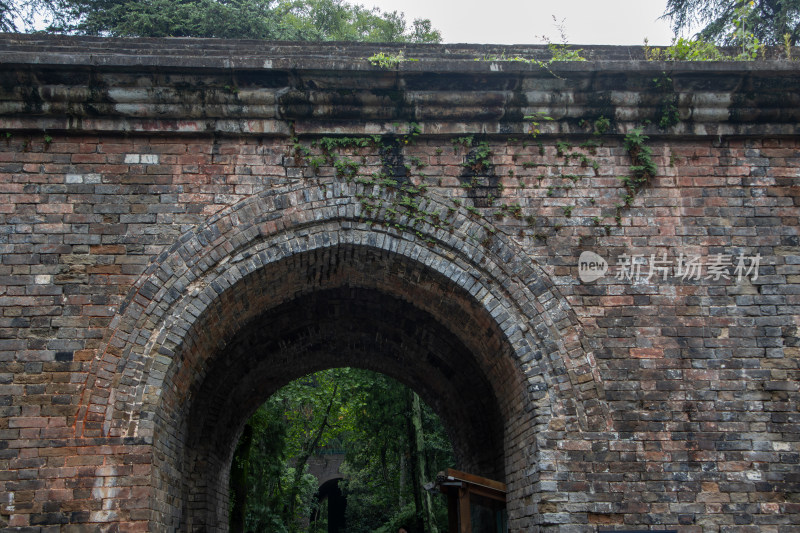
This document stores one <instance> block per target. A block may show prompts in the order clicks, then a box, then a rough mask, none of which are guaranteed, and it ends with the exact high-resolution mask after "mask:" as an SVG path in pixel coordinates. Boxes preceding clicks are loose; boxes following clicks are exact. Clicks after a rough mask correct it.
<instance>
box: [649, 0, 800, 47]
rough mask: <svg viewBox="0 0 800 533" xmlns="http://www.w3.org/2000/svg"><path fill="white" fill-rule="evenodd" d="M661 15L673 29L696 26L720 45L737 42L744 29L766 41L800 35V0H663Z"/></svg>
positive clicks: (702, 36)
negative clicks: (662, 14)
mask: <svg viewBox="0 0 800 533" xmlns="http://www.w3.org/2000/svg"><path fill="white" fill-rule="evenodd" d="M664 17H666V18H668V19H670V20H671V21H672V25H673V30H674V31H675V33H681V32H682V31H693V30H694V29H695V28H697V27H700V28H701V29H700V31H699V32H698V34H697V36H698V37H699V38H700V39H702V40H705V41H712V42H715V43H718V44H724V45H737V46H738V45H741V44H742V42H740V41H741V35H742V33H744V32H748V33H752V34H753V35H754V36H755V38H756V39H758V41H759V42H761V43H762V44H766V45H780V44H784V43H785V42H786V41H788V43H789V44H792V45H795V44H797V42H798V39H799V38H800V0H753V1H750V0H667V7H666V11H665V13H664ZM784 36H788V37H786V38H785V37H784Z"/></svg>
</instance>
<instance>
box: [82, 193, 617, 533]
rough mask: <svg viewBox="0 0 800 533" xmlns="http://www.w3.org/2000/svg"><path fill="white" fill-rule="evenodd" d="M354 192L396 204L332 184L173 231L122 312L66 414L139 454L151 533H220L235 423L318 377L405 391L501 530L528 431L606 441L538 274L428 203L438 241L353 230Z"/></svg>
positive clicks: (569, 328) (524, 463) (521, 469)
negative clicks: (135, 446)
mask: <svg viewBox="0 0 800 533" xmlns="http://www.w3.org/2000/svg"><path fill="white" fill-rule="evenodd" d="M365 189H368V192H370V193H374V192H379V194H382V195H383V196H384V197H385V199H386V200H387V203H388V201H390V199H391V197H392V196H394V195H396V194H397V192H396V191H392V190H386V189H383V190H378V189H379V188H378V187H377V186H370V185H363V184H355V183H350V184H348V183H345V182H344V181H342V182H341V183H338V184H337V185H336V186H335V187H333V188H331V187H327V188H326V187H321V186H318V185H304V186H295V187H285V188H281V189H276V190H271V191H268V192H264V193H262V194H259V195H256V196H253V197H251V198H249V199H247V200H245V201H242V202H240V203H239V204H237V205H234V206H232V207H231V208H229V209H226V210H225V211H224V212H222V213H220V214H218V215H217V216H215V217H213V218H212V219H211V220H209V222H208V223H207V224H204V225H203V226H201V227H198V228H195V229H194V230H193V231H190V232H187V233H186V234H185V235H184V236H183V237H182V238H181V239H180V241H179V242H177V243H176V244H175V245H174V246H173V247H172V248H171V249H169V250H168V251H166V252H164V253H163V254H162V255H161V256H159V257H158V258H157V261H156V262H154V263H153V264H152V265H151V267H150V268H149V269H148V271H147V273H146V274H145V275H144V276H142V278H141V279H140V280H139V281H138V282H137V283H136V285H135V288H134V289H133V290H132V291H131V293H130V294H129V295H128V297H127V299H126V302H125V304H124V305H123V306H122V308H121V310H120V313H119V315H118V316H117V317H115V319H114V321H113V323H112V328H111V329H112V331H113V334H112V336H111V338H110V340H109V341H108V343H107V345H106V347H105V348H104V349H103V351H102V353H103V356H102V357H100V358H98V360H97V362H96V366H95V368H94V369H93V370H94V371H93V375H92V376H90V378H89V380H90V381H91V382H92V383H93V387H87V389H86V394H85V396H84V399H83V405H82V407H81V415H83V416H85V415H86V414H88V413H103V421H104V422H103V434H104V435H105V436H109V437H122V438H132V439H137V440H141V441H142V442H146V443H151V442H152V453H153V457H152V470H151V471H150V472H149V477H148V482H149V487H148V489H149V490H150V491H151V492H150V499H151V502H152V511H153V514H152V518H151V522H152V524H153V525H156V526H157V527H163V526H167V527H170V528H173V527H177V528H178V529H179V530H189V531H195V530H206V531H222V530H225V529H226V528H227V505H228V501H227V497H228V496H227V494H228V492H227V483H228V472H229V469H230V461H231V457H232V454H233V450H234V447H235V445H236V442H237V439H238V435H239V433H240V431H241V429H242V427H243V424H244V423H245V421H246V419H247V417H248V416H249V415H250V414H251V413H252V412H253V411H254V410H255V409H256V408H257V407H258V405H260V404H261V403H262V402H264V401H265V400H266V399H267V398H268V397H269V396H270V395H271V394H272V393H274V392H275V391H276V390H278V389H279V388H280V387H281V386H283V385H285V384H286V383H288V382H289V381H291V380H293V379H296V378H298V377H300V376H302V375H304V374H307V373H309V372H314V371H317V370H321V369H324V368H330V367H337V366H354V367H361V368H366V369H370V370H375V371H379V372H382V373H385V374H387V375H389V376H391V377H394V378H396V379H398V380H400V381H401V382H403V383H404V384H406V385H408V386H409V387H411V388H413V389H414V390H415V391H417V392H418V393H419V394H420V395H421V396H422V397H423V398H424V399H425V400H426V401H427V402H428V403H429V404H430V405H431V406H432V407H433V408H434V409H435V410H436V411H437V412H438V413H439V415H440V416H441V418H442V421H443V423H444V425H445V427H446V429H447V431H448V433H449V435H450V437H451V440H452V442H453V445H454V448H455V451H456V456H457V461H458V463H459V467H461V468H464V469H469V470H470V471H473V472H476V473H478V474H481V475H484V476H487V477H492V478H496V479H500V480H504V481H505V482H507V483H508V485H509V487H510V494H509V511H510V514H511V520H512V522H513V521H514V520H515V519H519V518H520V517H521V516H522V515H523V514H524V510H523V508H524V506H525V505H526V503H525V502H530V501H531V496H533V495H534V494H535V492H536V487H537V484H536V481H537V479H538V471H539V465H538V457H539V455H538V453H537V437H536V435H537V431H540V430H541V429H543V428H546V427H547V425H548V423H549V422H550V419H551V417H552V416H554V415H559V416H564V415H570V416H575V415H577V417H578V419H580V420H583V425H584V426H586V425H587V422H586V417H587V415H588V416H590V419H591V420H592V421H593V422H592V425H593V426H598V425H599V426H605V424H606V420H605V419H604V418H603V416H602V405H601V404H600V403H599V402H597V401H596V400H590V399H588V398H587V397H583V396H582V395H581V394H580V393H579V392H577V390H576V389H575V388H574V387H573V386H572V385H573V384H572V383H571V381H570V376H575V375H586V374H587V373H588V374H589V375H591V366H590V362H591V359H590V356H589V354H586V353H584V351H583V349H582V347H581V344H580V340H581V339H580V331H579V329H578V328H577V326H576V324H575V321H574V319H573V317H571V315H570V310H569V307H568V305H567V304H566V302H565V301H564V299H563V298H561V297H560V296H559V294H558V292H557V291H555V290H554V288H553V287H552V285H551V284H550V283H549V281H548V279H547V277H546V276H545V275H544V274H543V272H542V271H541V269H539V268H538V267H537V266H536V265H535V264H534V263H533V262H532V261H531V260H530V259H529V258H527V257H526V256H525V255H524V254H522V253H521V252H520V250H518V249H517V248H516V247H515V246H514V245H513V244H512V243H511V242H509V241H508V240H507V239H505V238H503V237H500V236H497V235H492V234H490V233H488V228H486V227H484V226H483V225H481V224H480V223H479V221H478V220H477V219H475V218H473V217H472V216H471V215H470V214H469V213H468V212H467V211H465V210H452V209H450V210H448V208H447V204H446V203H445V202H444V201H443V200H442V199H441V198H437V197H436V196H435V195H432V194H428V195H426V197H425V199H424V202H425V204H424V205H423V206H421V208H422V209H425V210H427V211H428V212H431V211H438V212H441V213H449V215H448V216H449V217H450V224H449V225H448V227H449V228H450V229H444V228H443V227H439V228H436V227H435V225H434V224H433V223H431V222H421V223H419V224H417V225H416V226H415V227H414V228H413V230H412V229H409V230H400V229H397V228H396V227H395V226H396V224H395V221H394V220H390V219H387V218H386V212H385V211H381V212H378V213H372V214H370V215H369V217H368V218H363V217H362V215H365V214H366V213H362V212H361V207H362V206H361V204H359V202H358V201H357V200H356V198H357V197H358V196H359V193H361V192H364V190H365ZM373 189H374V190H373ZM487 239H488V240H487ZM585 381H586V380H585V379H583V380H582V382H585ZM595 394H596V391H595ZM584 396H585V395H584ZM597 415H600V416H597ZM77 428H78V431H79V432H80V431H81V428H82V425H81V424H80V423H79V424H78V425H77ZM78 436H81V435H80V433H79V435H78Z"/></svg>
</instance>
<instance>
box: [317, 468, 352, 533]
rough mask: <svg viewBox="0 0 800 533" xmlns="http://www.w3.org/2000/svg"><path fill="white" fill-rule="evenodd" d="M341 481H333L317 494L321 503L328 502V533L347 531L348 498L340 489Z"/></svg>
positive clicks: (325, 484) (322, 487)
mask: <svg viewBox="0 0 800 533" xmlns="http://www.w3.org/2000/svg"><path fill="white" fill-rule="evenodd" d="M339 481H340V479H331V480H329V481H326V482H325V483H323V484H322V486H320V488H319V492H318V493H317V498H318V499H319V501H322V500H328V505H327V522H328V527H327V531H328V533H343V532H344V531H345V511H346V510H347V498H345V497H344V495H343V494H342V490H341V489H340V488H339Z"/></svg>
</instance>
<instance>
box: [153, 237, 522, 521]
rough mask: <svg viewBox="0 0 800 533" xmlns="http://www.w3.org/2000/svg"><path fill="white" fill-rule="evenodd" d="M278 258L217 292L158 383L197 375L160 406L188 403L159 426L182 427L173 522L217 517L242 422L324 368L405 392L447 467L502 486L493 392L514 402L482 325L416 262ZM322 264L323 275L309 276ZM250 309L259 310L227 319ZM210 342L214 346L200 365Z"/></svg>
mask: <svg viewBox="0 0 800 533" xmlns="http://www.w3.org/2000/svg"><path fill="white" fill-rule="evenodd" d="M287 261H288V263H289V264H283V263H279V264H276V265H274V266H271V267H270V268H266V269H262V270H259V271H258V272H256V273H254V274H253V275H252V276H251V277H248V278H246V279H245V280H243V281H242V282H240V283H239V284H237V285H235V286H234V287H232V288H231V289H229V290H228V291H227V292H226V293H224V294H223V295H222V297H221V298H220V299H219V300H218V301H217V302H216V303H215V305H214V306H213V307H212V308H211V309H213V311H214V312H212V313H209V315H208V316H207V317H206V320H203V321H202V323H201V324H198V326H197V327H196V328H195V330H194V331H193V334H192V335H191V339H192V342H190V343H187V344H186V346H185V348H184V351H183V352H182V354H181V355H182V357H183V360H184V362H183V364H182V365H181V366H180V367H176V368H175V371H174V374H173V375H172V376H169V377H168V380H169V381H171V382H172V383H173V384H174V385H176V386H180V385H181V384H184V383H186V382H187V381H186V376H187V375H188V371H189V369H191V371H192V373H194V372H202V375H203V376H204V378H203V379H202V380H196V381H193V387H191V388H189V389H187V390H184V391H182V390H180V389H179V388H177V387H171V390H174V391H175V392H176V393H177V395H178V397H175V398H173V399H171V400H175V401H177V400H178V398H179V397H180V396H184V395H185V396H184V399H183V401H182V402H180V403H185V402H187V401H189V402H191V406H192V408H191V411H190V414H189V416H188V417H187V418H186V419H185V420H176V421H175V422H178V423H177V424H169V425H167V426H166V427H169V428H173V427H180V428H182V429H183V430H185V434H183V435H181V438H180V442H182V443H183V444H184V451H185V453H186V455H185V456H184V458H183V471H184V473H185V474H188V476H184V477H183V480H182V483H183V488H182V491H183V494H184V496H183V497H184V499H185V500H192V501H193V504H194V505H195V506H197V507H196V508H194V509H191V510H187V509H184V513H185V516H184V519H183V520H182V522H185V523H187V524H191V526H192V527H195V526H196V525H197V524H199V523H202V524H207V523H209V522H211V523H216V524H221V522H223V521H224V514H222V515H219V514H218V510H219V509H221V508H224V501H220V500H224V488H225V487H226V486H227V485H226V484H227V470H228V468H229V465H230V457H231V454H232V451H233V446H234V445H235V438H236V437H237V436H238V434H239V432H240V430H241V426H242V424H243V423H244V421H245V419H246V417H247V416H249V414H250V413H252V412H253V411H254V410H255V409H256V408H257V407H258V405H260V404H261V403H262V402H263V401H264V400H265V399H266V398H268V397H269V396H270V395H272V394H273V393H274V392H275V391H277V390H278V389H280V388H281V387H282V386H283V385H285V384H286V383H288V382H289V381H292V380H294V379H296V378H299V377H301V376H303V375H306V374H309V373H312V372H315V371H318V370H323V369H326V368H332V367H340V366H352V367H358V368H364V369H368V370H374V371H378V372H381V373H384V374H386V375H388V376H390V377H393V378H395V379H397V380H398V381H400V382H401V383H403V384H405V385H407V386H409V387H410V388H412V389H413V390H415V391H416V392H417V393H418V394H419V395H420V396H421V397H422V398H423V399H424V400H425V401H426V403H428V404H429V405H430V406H431V407H432V408H433V409H434V410H435V411H436V412H437V413H438V414H439V416H440V417H441V418H442V421H443V423H444V425H445V427H446V429H447V431H448V434H449V436H450V439H451V441H452V442H453V445H454V451H455V455H456V459H457V462H458V465H459V467H461V468H464V469H467V470H470V471H475V472H479V473H481V474H482V475H486V476H487V477H492V478H499V479H504V478H505V454H504V432H505V427H504V421H505V420H506V419H507V418H508V415H507V414H506V415H504V414H503V413H502V408H501V403H502V402H503V399H502V398H498V394H497V392H498V391H500V392H501V393H502V394H503V395H511V394H520V391H521V390H522V382H521V379H519V377H518V376H517V377H516V378H515V373H514V368H513V366H514V365H513V364H512V361H511V359H510V358H509V354H508V347H507V346H504V341H503V338H502V337H503V336H502V334H501V332H500V331H499V330H498V329H497V328H496V326H493V325H492V321H491V320H490V317H488V316H482V315H483V313H482V311H481V309H480V308H479V307H474V308H471V306H470V305H469V302H468V301H466V300H464V298H465V295H463V294H459V293H458V292H457V291H454V288H453V287H451V286H450V284H449V283H448V282H446V281H445V280H442V279H437V278H438V277H437V276H436V275H435V274H434V273H431V272H429V271H426V270H425V269H424V268H423V266H422V265H418V264H417V265H414V264H413V263H410V262H408V261H403V260H400V259H399V258H397V257H392V255H391V254H385V253H384V252H381V251H378V250H374V249H370V248H363V247H360V248H356V247H353V246H349V245H345V246H338V247H336V248H335V249H329V250H326V251H324V252H321V253H311V252H310V253H306V254H297V255H294V256H292V258H291V259H288V260H287ZM323 264H324V265H325V267H324V268H325V269H326V270H327V272H326V274H325V275H324V276H320V275H318V273H315V272H313V270H316V268H313V269H312V268H311V266H312V265H316V266H318V267H319V266H321V265H323ZM310 270H312V271H310ZM309 276H310V278H309ZM309 279H312V280H316V282H309ZM287 287H289V288H292V289H290V291H289V294H291V297H290V298H289V299H287V298H286V297H285V296H284V295H285V294H286V292H285V291H286V288H287ZM299 287H304V289H300V290H297V288H299ZM390 291H392V292H390ZM279 295H280V296H281V297H280V300H279V301H281V303H277V304H273V303H272V302H273V301H274V300H275V299H276V296H279ZM253 309H264V311H262V312H261V313H258V314H254V316H253V318H251V319H250V320H248V321H247V322H245V323H243V324H235V323H234V321H235V318H236V317H243V316H246V314H247V313H248V311H251V310H253ZM224 320H227V324H228V326H229V327H232V328H236V329H235V330H234V331H232V332H231V333H232V335H230V336H229V335H222V334H221V332H220V331H216V332H215V327H219V326H220V325H221V324H222V323H224V322H220V321H224ZM456 331H457V332H458V334H457V333H456ZM210 339H214V340H215V341H216V346H215V347H214V349H213V351H212V352H211V354H209V356H207V357H202V358H201V357H200V355H201V352H202V350H201V347H206V348H207V347H209V343H210V342H211V341H210ZM200 365H202V366H200ZM490 380H496V382H497V383H496V384H495V385H493V384H492V383H491V381H490ZM165 400H170V399H169V398H165ZM505 401H506V403H507V405H506V409H508V408H509V405H510V404H511V402H510V398H505ZM170 437H171V436H170ZM170 440H172V439H171V438H170ZM167 449H168V448H167ZM200 498H203V499H205V502H204V505H202V506H201V501H202V500H201V499H200ZM203 507H204V508H203Z"/></svg>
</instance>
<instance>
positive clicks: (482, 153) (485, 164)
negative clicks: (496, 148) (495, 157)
mask: <svg viewBox="0 0 800 533" xmlns="http://www.w3.org/2000/svg"><path fill="white" fill-rule="evenodd" d="M491 157H492V149H491V147H490V146H489V143H488V142H486V141H481V142H479V143H478V144H477V145H475V147H474V148H473V150H471V151H470V153H469V155H468V156H467V160H466V161H465V162H464V166H465V167H467V168H469V169H470V170H472V171H473V172H475V173H476V174H477V173H479V172H484V171H485V170H487V169H488V168H489V167H490V166H491V165H492V162H491Z"/></svg>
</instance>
